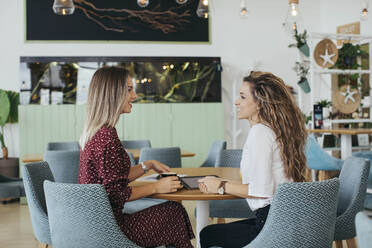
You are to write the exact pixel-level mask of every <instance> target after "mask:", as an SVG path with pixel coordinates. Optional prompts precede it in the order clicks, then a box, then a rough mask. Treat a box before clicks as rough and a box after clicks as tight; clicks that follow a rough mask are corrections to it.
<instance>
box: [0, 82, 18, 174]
mask: <svg viewBox="0 0 372 248" xmlns="http://www.w3.org/2000/svg"><path fill="white" fill-rule="evenodd" d="M18 105H19V93H17V92H13V91H5V90H1V89H0V144H1V149H2V153H3V158H2V159H0V173H1V174H4V175H5V176H18V166H19V161H18V158H9V157H8V148H7V147H6V142H5V137H4V127H5V125H6V124H8V123H9V124H10V123H17V122H18Z"/></svg>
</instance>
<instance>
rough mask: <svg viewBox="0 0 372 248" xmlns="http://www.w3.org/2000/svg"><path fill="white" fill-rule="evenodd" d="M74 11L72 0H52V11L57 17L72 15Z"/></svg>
mask: <svg viewBox="0 0 372 248" xmlns="http://www.w3.org/2000/svg"><path fill="white" fill-rule="evenodd" d="M74 10H75V5H74V1H73V0H54V3H53V11H54V13H56V14H57V15H72V14H73V13H74Z"/></svg>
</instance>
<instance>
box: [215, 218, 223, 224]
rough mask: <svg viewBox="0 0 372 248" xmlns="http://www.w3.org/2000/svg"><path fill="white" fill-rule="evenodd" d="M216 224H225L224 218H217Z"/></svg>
mask: <svg viewBox="0 0 372 248" xmlns="http://www.w3.org/2000/svg"><path fill="white" fill-rule="evenodd" d="M217 224H225V218H217Z"/></svg>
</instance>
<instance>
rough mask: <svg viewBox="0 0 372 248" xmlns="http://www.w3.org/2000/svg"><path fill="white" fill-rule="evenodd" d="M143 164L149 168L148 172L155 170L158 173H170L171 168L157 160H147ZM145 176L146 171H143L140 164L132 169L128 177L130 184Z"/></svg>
mask: <svg viewBox="0 0 372 248" xmlns="http://www.w3.org/2000/svg"><path fill="white" fill-rule="evenodd" d="M143 164H144V165H145V166H146V167H147V169H146V171H149V170H151V169H153V170H154V171H156V172H158V173H163V172H169V171H170V168H169V167H168V166H166V165H165V164H163V163H160V162H159V161H156V160H147V161H145V162H143ZM143 174H145V171H144V170H143V169H142V166H141V165H140V164H137V165H135V166H132V167H130V170H129V175H128V179H129V182H132V181H134V180H136V179H137V178H139V177H140V176H142V175H143Z"/></svg>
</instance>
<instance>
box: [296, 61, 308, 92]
mask: <svg viewBox="0 0 372 248" xmlns="http://www.w3.org/2000/svg"><path fill="white" fill-rule="evenodd" d="M309 69H310V62H309V61H308V60H304V61H302V62H296V64H295V66H294V67H293V70H294V71H295V72H296V73H297V76H299V77H300V80H299V81H298V82H297V84H298V86H300V88H301V89H302V90H303V91H304V92H305V93H309V92H310V85H309V81H308V80H307V78H306V77H307V74H308V72H309Z"/></svg>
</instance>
